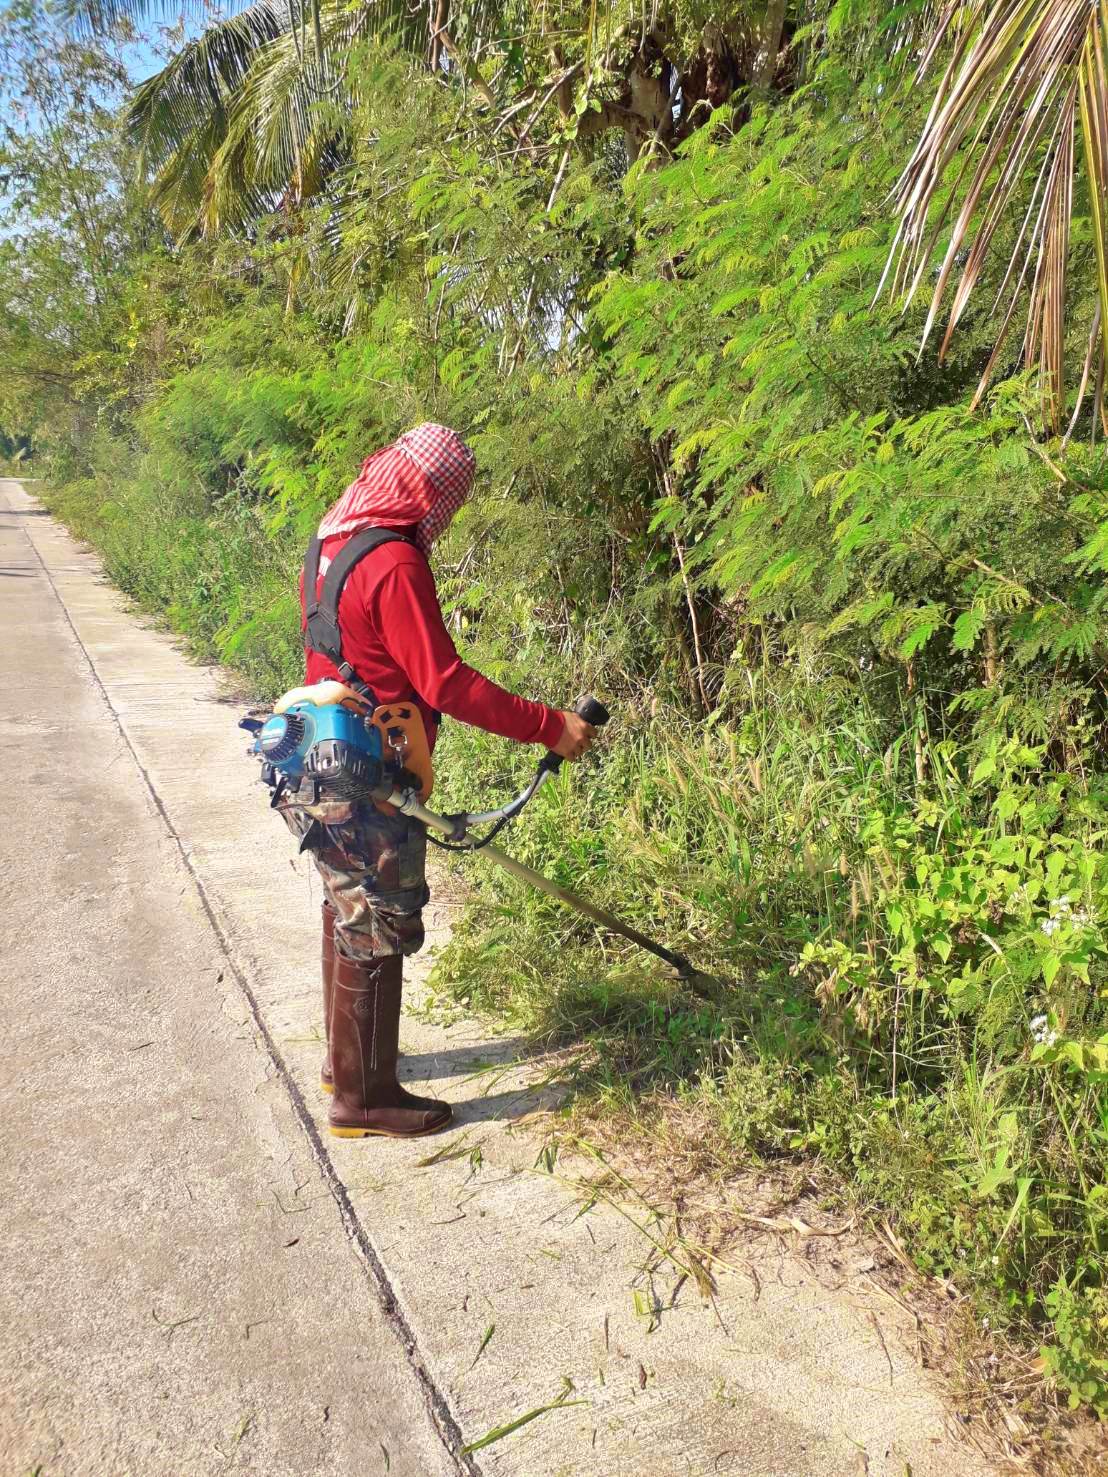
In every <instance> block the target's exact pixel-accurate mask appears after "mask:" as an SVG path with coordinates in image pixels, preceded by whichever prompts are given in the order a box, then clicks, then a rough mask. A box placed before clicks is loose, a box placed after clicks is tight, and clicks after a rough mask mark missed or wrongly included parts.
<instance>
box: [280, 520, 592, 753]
mask: <svg viewBox="0 0 1108 1477" xmlns="http://www.w3.org/2000/svg"><path fill="white" fill-rule="evenodd" d="M398 531H403V532H405V533H406V532H408V530H398ZM350 536H351V535H350V534H336V535H335V536H334V537H333V538H329V539H325V540H324V543H323V549H322V554H321V558H320V564H321V565H322V566H324V568H323V573H326V566H327V564H328V563H329V561H330V560H332V559H334V557H335V555H336V554H337V553H338V551H339V550H340V549H341V548H342V546H343V544H345V543H346V541H347V539H348V538H349V537H350ZM322 585H323V574H321V576H320V581H319V585H318V586H317V591H318V589H321V588H322ZM300 609H301V625H302V627H303V626H304V624H305V623H306V622H305V616H304V579H303V575H301V579H300ZM339 628H340V630H341V632H342V654H343V656H344V657H345V659H346V660H347V661H348V662H349V663H350V665H351V666H352V667H353V668H354V670H355V672H356V673H357V674H358V676H359V677H360V678H361V679H362V681H363V682H365V683H366V684H367V685H368V686H369V687H370V688H371V689H372V690H373V692H374V693H376V695H377V698H378V701H379V702H382V703H393V702H399V701H402V700H403V699H406V698H412V697H414V698H415V700H416V702H417V703H418V704H419V708H420V711H421V713H422V714H423V722H424V725H425V727H426V729H427V738H428V742H429V743H430V744H431V745H432V746H433V745H434V742H435V736H436V725H435V721H434V717H433V714H434V712H435V711H436V710H438V711H439V712H442V713H446V714H448V715H449V716H450V717H451V718H457V719H460V720H461V722H463V723H471V724H473V725H474V726H475V727H476V728H484V729H486V730H487V731H488V732H489V733H496V734H500V735H501V736H502V737H504V738H510V739H516V740H517V741H518V742H519V743H524V744H543V745H544V746H545V747H546V748H548V749H550V748H553V747H554V745H555V744H556V743H557V742H558V740H559V739H560V738H561V736H562V728H563V727H564V721H563V719H562V717H561V715H560V714H559V713H558V711H557V709H555V708H548V707H546V706H545V704H543V703H531V702H528V701H527V700H526V699H525V698H521V697H516V696H514V694H512V693H510V692H506V691H505V690H504V688H502V687H498V686H497V685H496V683H495V682H490V681H489V679H488V678H487V677H482V676H481V673H480V672H476V671H474V669H473V668H472V667H470V666H467V665H466V663H465V662H463V661H462V659H461V657H460V656H459V655H458V653H457V651H456V650H455V648H454V642H453V641H452V640H451V639H450V633H449V631H448V630H447V629H446V626H445V624H444V623H443V618H442V611H441V609H440V608H439V600H438V594H437V593H436V590H435V581H434V578H433V576H432V574H431V569H430V566H429V565H428V563H427V560H426V559H425V558H424V556H423V555H422V554H421V553H420V552H419V550H418V549H416V548H414V547H413V546H412V545H411V544H405V543H400V542H399V541H396V542H393V543H387V544H381V545H380V546H379V547H378V548H376V549H374V550H373V551H372V553H369V554H367V555H366V556H365V557H364V558H363V559H360V560H359V561H358V563H357V564H356V565H355V566H354V568H353V570H352V571H351V573H350V576H349V578H348V579H347V581H346V584H345V586H344V587H343V592H342V598H341V600H340V601H339ZM327 677H334V678H339V674H338V671H337V669H336V668H335V666H334V665H333V664H332V663H331V662H329V661H328V660H327V658H326V657H325V656H320V655H319V653H318V652H315V651H309V652H308V653H307V680H308V681H309V682H320V681H322V680H323V679H324V678H327ZM339 680H340V681H341V678H339Z"/></svg>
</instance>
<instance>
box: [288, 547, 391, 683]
mask: <svg viewBox="0 0 1108 1477" xmlns="http://www.w3.org/2000/svg"><path fill="white" fill-rule="evenodd" d="M393 543H400V544H411V543H412V540H411V539H410V538H408V537H407V536H406V535H405V534H402V533H398V532H397V531H396V529H394V528H365V529H362V530H361V531H360V532H358V533H356V534H354V535H353V536H352V537H351V538H349V539H347V541H346V543H345V544H343V546H342V548H341V549H340V550H339V552H338V553H337V554H336V555H335V557H334V559H332V560H331V563H330V564H329V565H328V567H327V573H326V574H325V575H324V576H323V588H322V589H321V590H320V591H319V593H318V595H317V593H316V587H317V585H318V584H319V556H320V551H321V550H322V547H323V541H322V540H321V539H319V538H313V539H312V541H311V543H310V544H309V545H308V552H307V555H306V556H305V559H304V612H305V615H306V617H307V626H306V628H305V631H304V645H305V646H306V647H307V648H308V650H309V651H316V652H318V653H319V655H320V656H325V657H326V658H327V660H328V661H331V662H334V664H335V666H336V667H337V668H338V669H339V675H340V676H341V677H342V679H343V681H344V682H346V683H347V684H348V685H349V686H351V687H353V688H355V689H357V690H358V691H360V692H362V693H363V695H365V696H368V697H370V698H372V699H373V705H374V706H375V707H376V705H377V700H376V698H375V697H373V694H372V693H371V692H370V690H369V688H367V687H366V685H365V683H364V682H362V681H361V680H360V679H359V677H358V675H357V673H356V672H355V671H354V668H353V667H352V666H351V665H350V663H349V662H347V661H345V660H344V658H343V654H342V633H341V631H340V630H339V601H340V600H341V599H342V592H343V587H344V586H345V584H346V581H347V580H348V579H349V578H350V573H351V571H352V570H353V568H354V566H355V565H356V564H357V563H358V562H359V561H360V560H362V559H364V558H365V557H366V555H367V554H371V553H372V552H373V550H374V549H377V548H380V546H381V545H382V544H393ZM412 547H413V548H414V547H415V545H414V544H412Z"/></svg>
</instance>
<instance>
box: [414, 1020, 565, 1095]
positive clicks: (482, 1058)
mask: <svg viewBox="0 0 1108 1477" xmlns="http://www.w3.org/2000/svg"><path fill="white" fill-rule="evenodd" d="M400 1040H401V1043H403V1040H404V1025H403V1022H401V1026H400ZM535 1059H536V1058H535V1057H533V1056H532V1054H531V1053H530V1052H529V1051H528V1049H527V1042H526V1040H525V1039H524V1037H522V1036H497V1037H494V1038H493V1040H491V1041H475V1042H474V1043H473V1045H472V1046H451V1047H448V1048H447V1049H445V1050H443V1051H434V1052H431V1051H427V1052H411V1053H409V1052H403V1054H402V1056H401V1058H400V1066H401V1069H402V1071H403V1072H404V1074H405V1075H406V1076H412V1077H418V1078H419V1079H420V1080H421V1081H427V1079H428V1078H433V1077H472V1078H473V1089H474V1091H475V1092H480V1091H481V1083H482V1081H485V1080H488V1079H489V1078H494V1077H496V1076H497V1074H498V1073H500V1072H502V1071H503V1070H504V1069H505V1068H506V1067H512V1066H521V1067H525V1066H527V1064H528V1063H529V1062H532V1061H534V1060H535ZM482 1068H484V1069H486V1070H482Z"/></svg>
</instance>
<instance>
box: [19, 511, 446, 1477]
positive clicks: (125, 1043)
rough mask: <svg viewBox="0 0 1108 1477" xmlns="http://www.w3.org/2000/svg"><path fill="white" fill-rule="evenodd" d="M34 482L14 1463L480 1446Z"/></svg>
mask: <svg viewBox="0 0 1108 1477" xmlns="http://www.w3.org/2000/svg"><path fill="white" fill-rule="evenodd" d="M4 487H5V484H3V483H0V679H2V680H0V692H2V693H3V706H2V709H0V744H2V755H3V772H4V776H5V784H4V791H5V794H6V796H7V799H6V801H5V804H4V807H3V815H2V817H0V895H2V916H0V961H2V981H3V1010H4V1021H3V1033H2V1038H0V1040H2V1045H0V1157H2V1161H3V1167H4V1185H3V1193H2V1194H0V1244H2V1246H3V1260H2V1265H0V1374H2V1393H0V1472H2V1473H3V1474H4V1477H21V1474H29V1473H32V1472H34V1473H39V1474H41V1477H86V1474H87V1477H93V1474H104V1477H128V1474H134V1477H151V1474H155V1473H157V1474H180V1477H201V1474H204V1473H209V1472H211V1473H217V1472H218V1473H225V1472H251V1473H265V1474H267V1477H277V1474H283V1473H288V1474H290V1477H291V1474H296V1477H309V1474H319V1473H336V1474H342V1477H351V1474H355V1473H356V1474H359V1477H361V1474H375V1473H385V1472H388V1473H390V1474H391V1477H396V1474H412V1477H428V1474H439V1473H444V1474H445V1473H454V1472H457V1471H459V1470H462V1468H461V1467H460V1466H459V1464H458V1462H457V1461H456V1460H455V1458H454V1457H453V1456H452V1455H451V1454H450V1451H449V1449H448V1446H449V1444H450V1443H453V1444H454V1445H455V1446H456V1445H457V1436H456V1432H455V1431H454V1430H453V1427H452V1423H451V1421H450V1418H449V1416H448V1415H447V1414H446V1412H445V1407H444V1405H443V1404H442V1402H441V1400H440V1398H439V1397H438V1396H437V1394H436V1392H435V1390H434V1388H433V1386H432V1385H431V1383H430V1381H429V1379H428V1377H427V1374H426V1371H425V1370H424V1369H423V1367H422V1364H421V1361H420V1357H419V1352H418V1350H417V1349H416V1348H415V1347H414V1346H413V1345H412V1343H411V1336H410V1333H409V1331H408V1329H407V1327H406V1325H404V1324H403V1322H402V1320H401V1319H400V1317H399V1315H398V1314H397V1312H396V1310H395V1307H389V1306H387V1302H388V1299H387V1293H386V1296H385V1297H384V1298H383V1297H382V1292H381V1287H380V1285H379V1282H378V1280H377V1278H378V1276H379V1273H380V1269H379V1268H375V1267H373V1266H371V1265H369V1264H368V1263H367V1255H368V1256H371V1253H368V1252H367V1249H366V1247H365V1246H364V1245H363V1244H361V1242H360V1240H359V1235H360V1231H359V1228H358V1226H357V1224H356V1222H355V1221H354V1220H353V1218H352V1216H351V1213H350V1209H349V1204H348V1202H347V1201H346V1200H345V1196H344V1194H343V1192H342V1190H341V1187H340V1186H338V1185H337V1183H336V1181H335V1180H334V1177H333V1175H331V1174H329V1173H328V1172H326V1171H325V1169H324V1167H323V1166H324V1163H325V1160H324V1159H323V1158H321V1155H320V1150H319V1145H318V1141H317V1140H316V1139H315V1138H314V1131H309V1129H307V1128H306V1126H305V1125H306V1123H308V1121H309V1120H307V1118H306V1115H305V1114H304V1112H303V1108H302V1104H300V1103H299V1100H298V1095H297V1094H296V1093H295V1091H294V1090H291V1089H290V1084H289V1083H288V1082H287V1081H286V1080H284V1079H283V1078H282V1076H281V1074H280V1073H279V1072H278V1070H277V1068H276V1067H275V1064H274V1061H273V1059H272V1057H271V1055H270V1052H269V1050H268V1048H267V1045H266V1042H265V1040H264V1039H263V1036H262V1034H261V1033H260V1032H259V1029H258V1027H257V1024H256V1022H255V1021H254V1020H253V1019H252V1017H251V1012H250V1009H249V1007H248V1002H247V1001H246V1000H245V999H244V996H243V994H242V991H241V989H240V987H239V985H238V984H237V983H236V980H235V979H234V977H233V972H232V969H231V967H230V961H229V960H228V958H227V956H226V954H225V953H224V951H223V948H222V947H221V944H220V940H219V938H218V937H217V934H216V932H215V930H214V929H213V926H212V920H211V918H210V917H209V915H208V913H207V912H206V910H205V906H204V904H203V900H202V897H201V895H200V893H199V892H198V889H197V887H196V885H195V882H194V879H193V877H192V876H191V875H190V873H189V871H188V869H187V868H186V866H185V865H184V862H183V859H182V855H181V851H180V849H179V847H178V845H177V843H176V842H175V840H174V838H173V836H172V834H171V833H170V829H169V827H168V825H167V818H166V816H165V814H164V813H163V812H162V811H161V810H160V809H159V806H158V805H157V803H156V801H155V798H154V796H153V795H152V793H151V789H150V787H149V785H148V784H147V782H146V779H145V776H144V774H143V771H142V769H141V767H140V765H139V763H138V762H137V759H136V755H135V753H134V752H133V751H132V749H131V748H130V746H129V745H128V743H127V742H126V741H125V739H124V737H123V735H122V733H121V731H120V727H119V723H118V721H117V718H116V716H115V714H114V713H113V711H112V709H111V707H110V705H109V703H108V701H107V700H106V696H105V692H104V690H103V688H102V686H101V685H100V683H99V681H98V679H97V677H96V675H95V673H94V671H93V669H92V666H91V665H90V662H89V660H88V658H87V656H86V654H85V652H84V650H83V648H82V646H81V644H80V643H79V641H78V639H77V637H76V634H75V632H74V629H73V628H72V626H71V624H70V621H69V619H68V618H67V614H66V611H65V608H64V607H63V605H62V603H61V601H60V600H59V598H58V595H57V593H56V591H55V587H54V583H53V578H57V577H58V576H59V574H64V567H62V568H61V569H55V570H53V571H47V569H46V568H45V567H44V565H43V563H42V561H41V559H40V558H39V556H38V554H37V553H36V551H35V548H34V545H33V543H32V542H31V540H30V539H29V537H28V532H27V529H28V524H29V523H30V522H31V521H32V520H33V519H36V518H39V517H41V514H40V513H38V512H37V511H36V510H35V509H34V508H31V507H29V506H26V505H24V506H22V507H21V508H20V509H19V510H18V511H12V509H11V507H10V500H8V499H5V498H4V495H3V493H4ZM52 576H53V578H52ZM121 634H122V635H123V637H124V638H125V635H126V633H125V632H123V633H121ZM444 1438H445V1439H444Z"/></svg>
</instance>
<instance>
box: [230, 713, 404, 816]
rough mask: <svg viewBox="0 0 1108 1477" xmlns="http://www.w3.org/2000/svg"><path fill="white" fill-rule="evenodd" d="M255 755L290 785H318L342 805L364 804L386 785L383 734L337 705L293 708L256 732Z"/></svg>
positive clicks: (277, 715)
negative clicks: (305, 781)
mask: <svg viewBox="0 0 1108 1477" xmlns="http://www.w3.org/2000/svg"><path fill="white" fill-rule="evenodd" d="M254 752H255V753H256V754H257V755H258V757H259V758H260V759H261V761H262V763H263V764H265V765H269V766H271V767H272V768H273V769H274V770H275V771H276V772H277V774H279V775H283V776H284V777H285V778H286V779H289V780H301V779H304V778H307V779H310V780H316V781H318V783H319V785H320V786H321V788H322V789H324V790H326V792H327V793H328V794H329V795H330V796H332V797H334V798H336V799H341V800H358V799H363V798H365V797H366V796H368V795H369V794H371V792H372V791H374V790H376V789H380V788H381V786H382V785H383V784H384V783H385V782H386V774H385V765H384V763H383V762H382V748H381V735H380V733H379V732H378V730H377V729H376V728H372V727H370V726H369V724H367V722H366V720H365V719H364V718H363V717H361V716H360V715H359V714H358V713H355V712H353V711H352V710H351V709H350V708H344V707H342V706H340V705H339V704H337V703H328V704H325V705H323V706H317V705H316V704H315V703H310V702H304V703H294V704H293V706H292V707H291V708H288V709H287V710H286V711H285V712H284V713H274V714H273V716H272V717H271V718H267V719H266V721H265V723H263V724H262V726H261V728H260V729H259V730H258V733H257V736H256V737H255V740H254Z"/></svg>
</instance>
